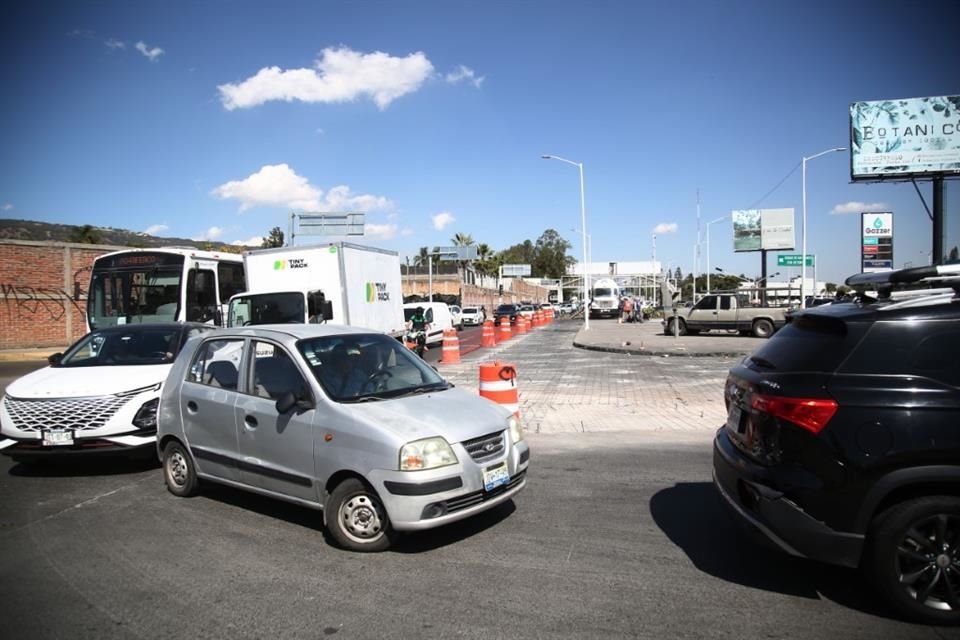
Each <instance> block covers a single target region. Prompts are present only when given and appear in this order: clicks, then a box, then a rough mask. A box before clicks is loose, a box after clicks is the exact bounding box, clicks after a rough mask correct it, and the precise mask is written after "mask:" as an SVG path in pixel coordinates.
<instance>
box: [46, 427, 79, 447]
mask: <svg viewBox="0 0 960 640" xmlns="http://www.w3.org/2000/svg"><path fill="white" fill-rule="evenodd" d="M71 444H73V431H67V430H66V429H57V430H55V431H44V432H43V446H45V447H59V446H63V445H71Z"/></svg>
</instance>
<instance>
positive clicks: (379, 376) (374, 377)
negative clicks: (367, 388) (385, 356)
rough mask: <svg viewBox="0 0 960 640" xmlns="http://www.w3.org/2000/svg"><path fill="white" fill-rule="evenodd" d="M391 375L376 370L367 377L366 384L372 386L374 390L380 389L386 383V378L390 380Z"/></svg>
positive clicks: (382, 370)
mask: <svg viewBox="0 0 960 640" xmlns="http://www.w3.org/2000/svg"><path fill="white" fill-rule="evenodd" d="M392 377H393V374H392V373H390V372H389V371H387V370H386V369H378V370H376V371H374V372H373V373H371V374H370V375H369V376H367V383H368V384H371V385H373V387H374V388H375V389H382V388H383V386H384V385H385V384H386V382H387V378H392Z"/></svg>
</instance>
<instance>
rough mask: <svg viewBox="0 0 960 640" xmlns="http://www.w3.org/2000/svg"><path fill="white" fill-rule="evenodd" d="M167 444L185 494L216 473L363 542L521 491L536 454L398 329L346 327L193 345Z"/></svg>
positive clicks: (170, 478) (460, 514)
mask: <svg viewBox="0 0 960 640" xmlns="http://www.w3.org/2000/svg"><path fill="white" fill-rule="evenodd" d="M157 451H158V454H159V456H160V459H161V462H162V465H163V476H164V480H165V482H166V484H167V487H168V489H169V490H170V492H171V493H173V494H174V495H177V496H190V495H192V494H194V493H196V492H197V490H198V488H199V485H198V482H199V481H200V480H211V481H215V482H220V483H223V484H227V485H230V486H233V487H238V488H241V489H246V490H249V491H253V492H255V493H261V494H264V495H268V496H272V497H275V498H280V499H282V500H287V501H289V502H293V503H296V504H300V505H304V506H307V507H311V508H315V509H320V510H322V511H323V516H324V525H325V526H326V527H327V529H328V531H329V532H330V535H331V536H332V538H333V539H334V540H335V541H336V542H337V544H338V545H340V546H342V547H344V548H346V549H351V550H355V551H380V550H383V549H386V548H387V547H389V546H390V544H391V543H392V542H393V540H394V539H395V537H396V535H395V534H396V533H397V532H401V531H416V530H423V529H432V528H435V527H439V526H441V525H444V524H447V523H450V522H454V521H457V520H462V519H464V518H467V517H470V516H473V515H476V514H478V513H481V512H483V511H487V510H488V509H491V508H493V507H495V506H497V505H498V504H501V503H503V502H505V501H507V500H510V499H511V498H512V497H513V496H514V495H516V494H517V492H519V491H520V490H522V489H523V488H524V486H525V484H526V471H527V468H528V465H529V455H530V449H529V447H528V445H527V442H526V441H525V440H524V438H523V433H522V431H521V428H520V424H519V422H518V420H517V418H516V417H514V416H513V414H511V412H510V411H509V410H507V409H506V408H504V407H502V406H500V405H498V404H495V403H493V402H490V401H489V400H486V399H485V398H481V397H479V396H477V395H476V394H474V393H470V392H468V391H465V390H461V389H456V388H454V386H453V385H452V384H450V383H448V382H447V381H445V380H444V379H443V378H442V377H440V374H438V373H437V372H436V371H435V370H434V369H433V368H432V367H431V366H429V365H428V364H426V363H425V362H423V361H422V360H421V359H420V358H418V357H416V356H415V355H414V354H412V353H411V352H410V351H409V350H408V349H406V348H405V347H404V346H403V345H402V344H401V343H399V342H398V341H397V340H395V339H393V338H391V337H389V336H387V335H385V334H378V333H368V332H366V331H365V330H362V329H357V328H352V327H343V326H339V327H338V326H335V325H261V326H256V327H246V328H244V327H235V328H232V329H221V330H218V331H215V332H213V333H211V334H209V335H207V336H205V337H204V339H203V340H202V341H195V342H192V343H191V344H190V346H189V347H188V348H187V349H185V350H184V351H183V353H181V355H180V357H179V358H178V359H177V361H176V364H175V365H174V367H173V370H172V371H171V373H170V377H169V378H168V380H167V384H166V385H165V386H164V389H163V396H162V399H161V402H160V414H159V441H158V442H157Z"/></svg>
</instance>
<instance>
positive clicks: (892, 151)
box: [850, 96, 960, 180]
mask: <svg viewBox="0 0 960 640" xmlns="http://www.w3.org/2000/svg"><path fill="white" fill-rule="evenodd" d="M943 174H948V175H951V174H952V175H958V174H960V96H938V97H933V98H909V99H906V100H878V101H875V102H854V103H853V104H851V105H850V178H851V180H883V179H888V180H889V179H898V178H900V179H907V178H911V177H920V176H932V175H943Z"/></svg>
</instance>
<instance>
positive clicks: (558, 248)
mask: <svg viewBox="0 0 960 640" xmlns="http://www.w3.org/2000/svg"><path fill="white" fill-rule="evenodd" d="M571 246H572V245H571V244H570V243H569V242H567V241H566V240H564V239H563V237H561V236H560V234H559V233H557V231H556V229H547V230H546V231H544V232H543V233H542V234H541V235H540V237H539V238H537V244H536V246H535V254H534V259H533V265H532V269H531V274H532V275H533V276H535V277H539V278H562V277H563V276H564V275H566V273H567V267H569V266H570V265H571V264H573V263H574V262H575V260H574V259H573V258H572V257H571V256H568V255H567V251H569V250H570V248H571Z"/></svg>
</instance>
